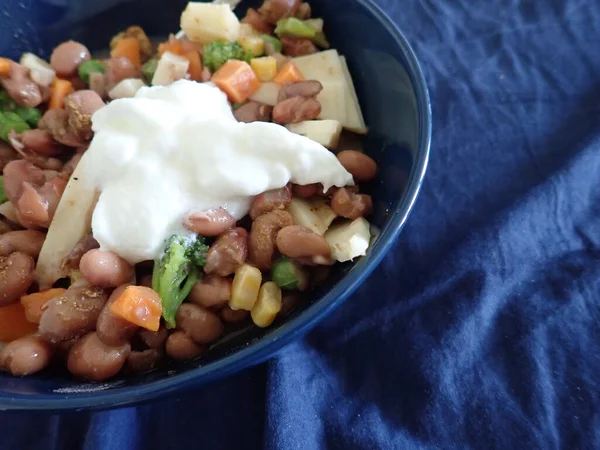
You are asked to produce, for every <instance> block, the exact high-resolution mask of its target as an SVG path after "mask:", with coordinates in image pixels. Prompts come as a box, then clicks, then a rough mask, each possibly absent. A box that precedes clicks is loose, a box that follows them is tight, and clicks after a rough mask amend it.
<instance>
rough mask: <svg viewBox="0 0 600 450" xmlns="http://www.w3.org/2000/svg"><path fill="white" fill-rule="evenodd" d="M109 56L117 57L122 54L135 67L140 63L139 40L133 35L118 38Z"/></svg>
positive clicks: (140, 50)
mask: <svg viewBox="0 0 600 450" xmlns="http://www.w3.org/2000/svg"><path fill="white" fill-rule="evenodd" d="M110 56H111V57H113V58H117V57H119V56H124V57H125V58H127V59H129V61H131V62H132V63H133V64H134V65H135V66H136V67H140V66H141V65H142V49H141V47H140V41H138V40H137V39H136V38H134V37H126V38H123V39H120V40H119V42H117V44H116V45H115V48H113V49H112V50H111V52H110Z"/></svg>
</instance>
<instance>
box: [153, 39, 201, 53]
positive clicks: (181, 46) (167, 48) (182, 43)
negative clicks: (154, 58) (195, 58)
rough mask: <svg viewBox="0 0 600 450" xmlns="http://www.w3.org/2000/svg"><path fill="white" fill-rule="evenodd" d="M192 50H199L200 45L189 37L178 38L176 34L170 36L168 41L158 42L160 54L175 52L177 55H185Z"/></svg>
mask: <svg viewBox="0 0 600 450" xmlns="http://www.w3.org/2000/svg"><path fill="white" fill-rule="evenodd" d="M191 51H198V47H196V45H194V44H193V43H192V42H191V41H188V40H187V39H177V38H176V37H175V36H173V35H171V36H169V40H168V41H167V42H163V43H161V44H158V54H159V56H162V54H163V53H164V52H169V53H174V54H175V55H179V56H185V54H186V53H188V52H191Z"/></svg>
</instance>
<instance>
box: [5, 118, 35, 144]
mask: <svg viewBox="0 0 600 450" xmlns="http://www.w3.org/2000/svg"><path fill="white" fill-rule="evenodd" d="M30 129H31V127H30V126H29V125H27V122H25V121H24V120H23V119H22V118H21V117H20V116H19V115H18V114H15V113H14V112H10V111H4V112H0V139H4V140H5V141H6V142H10V141H9V139H8V135H9V133H10V132H11V131H12V130H15V131H16V132H17V133H22V132H23V131H25V130H30Z"/></svg>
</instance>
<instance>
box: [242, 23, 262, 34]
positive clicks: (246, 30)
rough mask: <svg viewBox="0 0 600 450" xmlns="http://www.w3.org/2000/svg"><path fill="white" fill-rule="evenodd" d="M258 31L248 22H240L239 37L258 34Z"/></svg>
mask: <svg viewBox="0 0 600 450" xmlns="http://www.w3.org/2000/svg"><path fill="white" fill-rule="evenodd" d="M259 34H260V33H259V32H258V31H256V30H255V29H254V27H253V26H252V25H250V24H249V23H240V37H244V36H258V35H259Z"/></svg>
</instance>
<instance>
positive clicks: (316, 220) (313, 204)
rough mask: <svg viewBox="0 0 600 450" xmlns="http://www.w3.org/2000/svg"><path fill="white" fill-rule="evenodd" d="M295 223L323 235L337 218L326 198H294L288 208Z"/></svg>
mask: <svg viewBox="0 0 600 450" xmlns="http://www.w3.org/2000/svg"><path fill="white" fill-rule="evenodd" d="M288 210H289V212H290V214H291V215H292V217H293V218H294V223H295V224H296V225H300V226H303V227H306V228H309V229H310V230H312V231H314V232H315V233H317V234H320V235H321V236H322V235H323V234H324V233H325V231H327V228H329V225H331V222H333V220H334V219H335V218H336V215H335V213H334V212H333V210H332V209H331V207H330V206H329V205H327V203H326V201H325V200H324V199H320V198H315V199H310V200H303V199H300V198H294V199H292V202H291V203H290V206H289V208H288Z"/></svg>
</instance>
